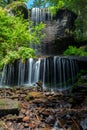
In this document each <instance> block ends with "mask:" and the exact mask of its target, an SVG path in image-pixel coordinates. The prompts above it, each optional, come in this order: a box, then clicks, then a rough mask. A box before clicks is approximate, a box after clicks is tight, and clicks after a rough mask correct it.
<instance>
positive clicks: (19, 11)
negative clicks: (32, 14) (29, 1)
mask: <svg viewBox="0 0 87 130" xmlns="http://www.w3.org/2000/svg"><path fill="white" fill-rule="evenodd" d="M6 10H7V12H9V13H10V12H12V13H13V14H14V15H17V16H21V15H23V18H25V19H27V18H28V13H29V11H28V9H27V7H26V5H25V3H24V2H18V1H15V2H12V3H11V4H9V5H7V6H6Z"/></svg>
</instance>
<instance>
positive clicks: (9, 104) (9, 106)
mask: <svg viewBox="0 0 87 130" xmlns="http://www.w3.org/2000/svg"><path fill="white" fill-rule="evenodd" d="M19 104H20V103H19V102H18V101H17V100H12V99H7V98H6V99H0V116H4V115H7V114H18V112H19Z"/></svg>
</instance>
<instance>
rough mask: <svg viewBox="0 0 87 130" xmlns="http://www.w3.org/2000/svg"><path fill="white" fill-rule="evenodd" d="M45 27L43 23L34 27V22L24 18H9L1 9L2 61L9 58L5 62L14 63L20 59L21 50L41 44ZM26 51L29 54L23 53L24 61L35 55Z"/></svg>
mask: <svg viewBox="0 0 87 130" xmlns="http://www.w3.org/2000/svg"><path fill="white" fill-rule="evenodd" d="M44 27H45V25H44V24H43V23H40V24H39V25H36V26H34V24H33V22H31V21H29V20H24V19H23V18H22V17H16V16H9V15H8V13H7V12H6V11H5V10H3V9H2V8H0V60H2V59H3V58H4V57H6V56H7V57H6V58H5V59H6V60H5V61H14V59H16V58H18V57H17V55H16V54H17V53H19V48H21V47H27V48H28V47H29V46H30V45H31V44H40V42H41V40H42V38H44V36H45V35H44V31H43V30H44ZM24 50H25V51H27V52H25V51H23V52H24V55H22V57H20V58H22V59H23V60H24V59H26V58H28V57H31V56H33V55H34V53H33V52H32V50H28V49H25V48H24ZM9 52H10V53H9ZM13 52H14V53H13ZM11 53H12V54H11ZM13 55H14V56H13ZM9 58H10V59H9ZM7 59H8V60H7ZM5 63H6V62H5Z"/></svg>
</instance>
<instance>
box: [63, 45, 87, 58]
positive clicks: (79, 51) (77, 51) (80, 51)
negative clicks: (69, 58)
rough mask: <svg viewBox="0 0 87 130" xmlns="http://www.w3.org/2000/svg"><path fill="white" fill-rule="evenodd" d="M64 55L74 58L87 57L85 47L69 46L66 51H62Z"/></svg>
mask: <svg viewBox="0 0 87 130" xmlns="http://www.w3.org/2000/svg"><path fill="white" fill-rule="evenodd" d="M63 54H64V55H75V56H87V52H86V49H85V47H80V48H77V47H75V46H69V47H68V49H67V50H65V51H64V53H63Z"/></svg>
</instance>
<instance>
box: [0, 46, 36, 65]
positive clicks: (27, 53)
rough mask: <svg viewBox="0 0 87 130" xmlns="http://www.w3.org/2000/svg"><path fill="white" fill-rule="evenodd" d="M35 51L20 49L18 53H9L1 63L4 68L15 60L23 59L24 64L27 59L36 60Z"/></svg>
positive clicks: (25, 48)
mask: <svg viewBox="0 0 87 130" xmlns="http://www.w3.org/2000/svg"><path fill="white" fill-rule="evenodd" d="M34 57H35V51H34V50H33V49H31V48H27V47H20V48H19V49H18V51H9V52H8V53H7V55H6V56H5V58H3V59H2V61H1V62H0V66H1V67H2V66H3V65H4V64H8V63H13V62H14V61H15V60H18V59H21V60H22V62H24V61H25V60H26V59H29V58H34Z"/></svg>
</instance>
